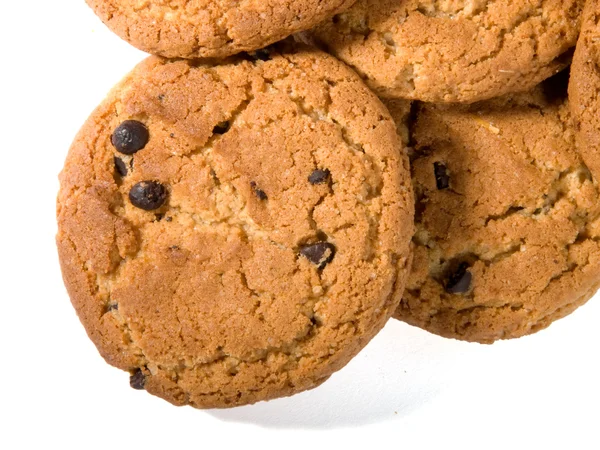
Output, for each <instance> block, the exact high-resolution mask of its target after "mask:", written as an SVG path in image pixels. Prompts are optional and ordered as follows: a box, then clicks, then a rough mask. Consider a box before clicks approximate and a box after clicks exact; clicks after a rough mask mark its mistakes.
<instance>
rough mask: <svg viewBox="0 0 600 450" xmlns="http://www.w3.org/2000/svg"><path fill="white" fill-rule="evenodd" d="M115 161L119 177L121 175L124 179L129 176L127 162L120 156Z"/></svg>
mask: <svg viewBox="0 0 600 450" xmlns="http://www.w3.org/2000/svg"><path fill="white" fill-rule="evenodd" d="M114 161H115V170H116V171H117V173H118V174H119V175H121V176H122V177H126V176H127V165H126V164H125V162H124V161H123V160H122V159H121V158H119V157H118V156H115V157H114Z"/></svg>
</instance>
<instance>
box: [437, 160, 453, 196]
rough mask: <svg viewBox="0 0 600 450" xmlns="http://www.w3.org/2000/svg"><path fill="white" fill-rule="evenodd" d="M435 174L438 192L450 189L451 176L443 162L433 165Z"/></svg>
mask: <svg viewBox="0 0 600 450" xmlns="http://www.w3.org/2000/svg"><path fill="white" fill-rule="evenodd" d="M433 172H434V174H435V184H436V185H437V188H438V190H442V189H448V188H449V187H450V175H448V169H447V168H446V166H445V165H444V164H442V163H441V162H435V163H433Z"/></svg>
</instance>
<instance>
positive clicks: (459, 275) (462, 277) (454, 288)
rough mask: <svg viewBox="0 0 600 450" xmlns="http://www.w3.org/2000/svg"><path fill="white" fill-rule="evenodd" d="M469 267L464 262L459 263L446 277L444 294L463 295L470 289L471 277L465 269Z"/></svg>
mask: <svg viewBox="0 0 600 450" xmlns="http://www.w3.org/2000/svg"><path fill="white" fill-rule="evenodd" d="M468 268H469V265H468V264H467V263H466V262H463V263H460V264H459V266H458V268H457V269H456V270H455V271H454V273H452V274H451V275H450V276H449V277H448V281H447V282H446V292H448V293H450V294H464V293H465V292H467V291H468V290H469V288H470V287H471V280H472V278H473V276H472V275H471V272H469V271H468V270H467V269H468Z"/></svg>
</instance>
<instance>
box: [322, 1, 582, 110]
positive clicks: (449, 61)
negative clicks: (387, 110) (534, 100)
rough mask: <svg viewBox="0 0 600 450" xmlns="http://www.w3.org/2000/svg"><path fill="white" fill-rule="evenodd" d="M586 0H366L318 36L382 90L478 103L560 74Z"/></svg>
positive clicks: (390, 93)
mask: <svg viewBox="0 0 600 450" xmlns="http://www.w3.org/2000/svg"><path fill="white" fill-rule="evenodd" d="M583 4H584V1H583V0H463V1H458V0H455V1H451V0H404V1H399V0H359V1H358V2H357V3H356V4H355V5H354V6H353V7H352V8H350V9H349V10H348V11H346V12H344V13H341V14H339V15H336V16H334V17H333V18H332V19H331V20H328V21H326V22H325V23H323V24H321V25H319V26H318V27H317V28H316V29H315V30H313V31H311V32H310V33H311V36H312V37H313V38H315V39H316V40H317V41H319V42H321V43H322V44H324V46H326V47H327V48H328V49H329V50H330V51H331V52H332V53H333V54H334V55H336V56H337V57H339V58H341V59H342V60H344V61H345V62H347V63H348V64H350V65H352V66H353V67H354V68H355V69H356V70H357V71H358V72H359V73H360V74H361V75H362V76H363V78H364V79H365V80H366V81H367V83H368V84H369V86H370V87H371V88H372V89H374V90H375V91H376V92H377V93H378V94H379V95H381V96H383V97H389V98H407V99H418V100H424V101H433V102H474V101H477V100H485V99H488V98H492V97H495V96H498V95H501V94H505V93H509V92H515V91H525V90H529V89H530V88H533V87H534V86H535V85H536V84H537V83H539V82H540V81H542V80H543V79H545V78H547V77H548V76H550V75H552V74H554V73H556V72H558V71H559V70H560V69H561V68H563V67H564V65H565V61H563V59H565V58H560V56H561V55H562V54H563V53H564V52H565V51H567V50H568V49H569V48H571V47H572V46H574V45H575V41H576V39H577V34H578V31H579V23H580V18H579V16H580V13H581V9H582V5H583Z"/></svg>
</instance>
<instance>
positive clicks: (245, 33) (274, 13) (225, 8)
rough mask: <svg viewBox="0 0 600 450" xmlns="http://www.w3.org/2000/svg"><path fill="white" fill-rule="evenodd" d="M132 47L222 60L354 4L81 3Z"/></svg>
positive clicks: (285, 0)
mask: <svg viewBox="0 0 600 450" xmlns="http://www.w3.org/2000/svg"><path fill="white" fill-rule="evenodd" d="M86 1H87V3H88V5H89V6H90V7H91V8H92V9H93V10H94V11H95V12H96V14H97V15H98V16H99V17H100V19H102V21H103V22H104V23H105V24H106V25H107V26H108V27H109V28H110V29H111V30H112V31H114V32H115V33H116V34H118V35H119V36H120V37H121V38H122V39H124V40H126V41H127V42H129V43H130V44H132V45H134V46H135V47H137V48H139V49H141V50H144V51H146V52H148V53H152V54H155V55H161V56H166V57H169V58H175V57H180V58H206V57H211V58H212V57H214V58H222V57H226V56H230V55H233V54H236V53H240V52H242V51H253V50H257V49H260V48H263V47H265V46H267V45H270V44H272V43H274V42H277V41H279V40H281V39H283V38H285V37H287V36H290V35H291V34H293V33H295V32H297V31H301V30H306V29H308V28H310V27H312V26H314V25H315V24H317V23H319V22H320V21H322V20H325V19H327V18H329V17H331V16H333V15H334V14H336V13H338V12H341V11H343V10H344V9H346V8H348V7H349V6H350V5H352V3H354V1H355V0H328V1H322V0H260V1H251V0H245V1H232V0H152V1H151V0H86Z"/></svg>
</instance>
